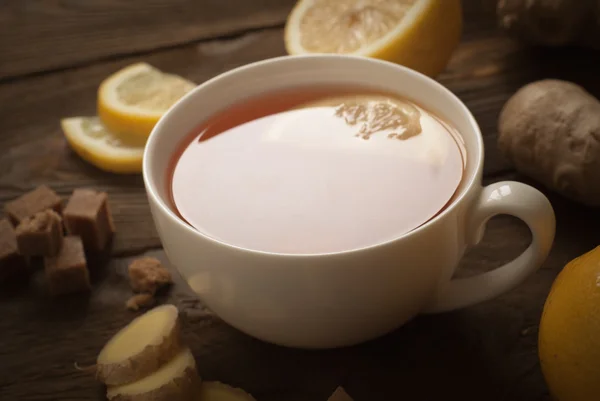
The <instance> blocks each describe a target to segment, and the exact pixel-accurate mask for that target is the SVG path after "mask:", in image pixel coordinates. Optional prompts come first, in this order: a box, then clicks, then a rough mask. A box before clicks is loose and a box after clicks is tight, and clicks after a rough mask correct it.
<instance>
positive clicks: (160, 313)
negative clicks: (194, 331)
mask: <svg viewBox="0 0 600 401" xmlns="http://www.w3.org/2000/svg"><path fill="white" fill-rule="evenodd" d="M180 344H181V340H180V327H179V312H178V310H177V308H176V307H175V306H174V305H161V306H158V307H156V308H153V309H151V310H149V311H148V312H146V313H144V314H142V315H140V316H138V317H137V318H135V319H133V320H132V321H131V322H130V323H129V324H128V325H127V326H125V327H124V328H122V329H121V330H120V331H119V332H118V333H117V334H115V335H114V336H113V337H112V338H111V339H110V340H109V341H108V343H106V345H105V346H104V348H103V349H102V351H100V353H99V354H98V359H97V361H96V377H97V378H98V380H100V381H101V382H103V383H105V384H106V385H107V386H119V385H123V384H127V383H133V382H135V381H137V380H139V379H141V378H143V377H145V376H147V375H149V374H150V373H152V372H155V371H156V370H158V369H159V368H160V367H161V366H162V365H164V364H165V363H167V362H168V361H170V360H171V359H172V358H173V356H175V354H177V352H178V351H179V350H180Z"/></svg>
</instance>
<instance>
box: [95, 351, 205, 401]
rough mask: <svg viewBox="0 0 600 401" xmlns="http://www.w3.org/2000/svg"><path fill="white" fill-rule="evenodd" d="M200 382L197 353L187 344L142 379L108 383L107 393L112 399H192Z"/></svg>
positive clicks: (117, 400)
mask: <svg viewBox="0 0 600 401" xmlns="http://www.w3.org/2000/svg"><path fill="white" fill-rule="evenodd" d="M199 385H200V377H199V376H198V371H197V369H196V361H195V360H194V355H192V352H191V351H190V350H189V348H184V349H183V350H181V351H180V352H179V353H178V354H177V355H175V356H174V357H173V359H171V360H170V361H168V362H167V363H165V364H164V365H162V366H161V367H160V368H159V369H158V370H156V371H155V372H154V373H151V374H150V375H148V376H146V377H144V378H142V379H141V380H138V381H136V382H133V383H129V384H125V385H122V386H116V387H108V389H107V391H106V397H107V398H108V399H109V400H110V401H188V400H189V401H192V400H194V399H195V398H196V394H197V392H198V389H199Z"/></svg>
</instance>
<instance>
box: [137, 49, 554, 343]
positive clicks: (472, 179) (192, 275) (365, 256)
mask: <svg viewBox="0 0 600 401" xmlns="http://www.w3.org/2000/svg"><path fill="white" fill-rule="evenodd" d="M304 84H306V85H319V84H348V85H350V86H352V85H360V86H365V85H367V86H369V87H371V88H374V89H382V90H386V91H390V90H391V91H393V92H395V93H397V94H398V95H400V96H404V97H407V98H409V99H413V100H414V101H416V102H417V103H419V104H422V105H424V106H425V107H427V108H429V109H430V110H431V111H432V112H434V113H436V114H438V115H439V116H440V117H441V118H443V119H445V120H446V121H449V122H450V123H451V124H452V125H454V126H455V127H456V128H457V129H458V131H459V132H460V133H461V135H462V136H463V138H464V141H465V145H466V149H467V160H468V161H467V166H466V172H465V175H464V178H463V181H462V183H461V185H460V187H459V189H458V191H459V192H458V196H457V197H455V200H454V201H453V202H452V204H450V205H449V206H448V207H447V208H446V209H445V210H444V211H443V212H442V213H440V214H438V215H437V216H436V217H435V218H433V219H431V220H430V221H429V222H427V223H426V224H424V225H422V226H420V227H418V228H417V229H415V230H413V231H411V232H409V233H407V234H405V235H401V236H399V237H398V238H396V239H394V240H392V241H389V242H385V243H380V244H377V245H373V246H368V247H365V248H361V249H354V250H348V251H344V252H336V253H328V254H315V255H289V254H277V253H268V252H260V251H254V250H249V249H242V248H240V247H236V246H234V245H231V244H227V243H223V242H219V241H217V240H215V239H213V238H210V237H208V236H206V235H204V234H202V233H201V232H199V231H197V230H196V229H194V228H192V227H191V226H189V225H188V224H186V223H185V222H184V221H182V220H181V219H180V218H179V217H178V215H177V214H176V213H175V212H174V211H173V206H172V204H171V202H170V198H169V193H168V190H167V186H168V182H167V181H168V177H167V172H168V169H169V161H170V159H171V157H172V155H173V153H174V151H175V149H176V147H177V146H178V145H180V143H181V141H182V140H183V139H184V138H185V137H186V136H187V135H188V134H189V133H190V132H191V131H192V129H193V128H194V127H196V125H197V124H198V123H199V122H201V120H203V119H205V118H207V117H209V116H210V115H212V114H213V113H215V112H217V111H219V110H220V109H222V108H224V107H226V106H228V105H231V104H232V103H234V102H238V101H240V100H243V99H244V98H247V97H251V96H254V95H258V94H261V93H264V92H268V91H272V90H279V89H284V88H286V87H289V86H298V85H304ZM483 150H484V149H483V141H482V136H481V132H480V130H479V127H478V125H477V123H476V121H475V119H474V118H473V116H472V115H471V113H470V112H469V110H468V109H467V107H466V106H465V105H464V104H463V103H462V102H461V101H460V100H459V99H458V98H457V97H456V96H454V95H453V94H452V93H451V92H450V91H449V90H447V89H446V88H444V87H443V86H442V85H440V84H439V83H437V82H436V81H435V80H433V79H430V78H428V77H426V76H424V75H421V74H419V73H417V72H415V71H413V70H410V69H408V68H405V67H402V66H399V65H396V64H392V63H388V62H384V61H379V60H375V59H370V58H362V57H352V56H341V55H311V56H293V57H292V56H286V57H279V58H274V59H269V60H265V61H260V62H256V63H253V64H250V65H246V66H243V67H240V68H236V69H234V70H231V71H229V72H226V73H224V74H222V75H219V76H217V77H215V78H213V79H211V80H209V81H207V82H205V83H203V84H201V85H199V86H198V87H197V88H195V89H194V90H193V91H191V92H190V93H188V94H187V95H186V96H185V97H184V98H182V99H181V100H180V101H179V102H177V103H176V104H175V105H174V106H173V107H172V108H171V109H170V110H169V111H168V112H167V113H166V114H165V115H164V116H163V118H162V119H161V120H160V121H159V122H158V124H157V125H156V126H155V128H154V130H153V131H152V134H151V135H150V138H149V140H148V143H147V145H146V150H145V154H144V167H143V174H144V182H145V186H146V190H147V195H148V199H149V202H150V208H151V211H152V215H153V219H154V222H155V224H156V228H157V230H158V233H159V236H160V239H161V241H162V244H163V246H164V249H165V251H166V253H167V256H168V257H169V259H170V261H171V262H172V264H173V265H174V266H175V267H176V268H177V269H178V271H179V272H180V273H181V275H182V276H183V277H184V278H185V279H186V280H187V282H188V283H189V285H190V286H191V288H192V289H193V290H194V291H195V292H196V293H197V294H198V297H199V298H200V299H201V301H202V302H204V304H205V305H206V306H208V307H209V308H210V309H211V310H212V311H213V312H214V313H215V314H216V315H218V316H219V317H220V318H221V319H223V320H224V321H225V322H226V323H228V324H230V325H231V326H233V327H235V328H237V329H239V330H241V331H242V332H245V333H247V334H249V335H250V336H253V337H256V338H259V339H261V340H264V341H267V342H271V343H275V344H279V345H284V346H289V347H300V348H331V347H340V346H348V345H352V344H356V343H360V342H363V341H366V340H370V339H373V338H376V337H378V336H381V335H383V334H386V333H388V332H390V331H392V330H394V329H396V328H398V327H399V326H401V325H402V324H404V323H406V322H407V321H408V320H410V319H411V318H413V317H414V316H416V315H417V314H419V313H432V312H442V311H449V310H452V309H456V308H462V307H466V306H469V305H473V304H476V303H479V302H482V301H486V300H489V299H491V298H494V297H496V296H498V295H500V294H502V293H504V292H506V291H508V290H510V289H512V288H513V287H515V286H517V285H518V284H519V283H521V282H522V281H523V280H524V279H525V278H526V277H528V276H529V275H531V274H532V273H534V272H535V271H536V269H538V268H539V267H540V265H541V264H542V262H543V261H544V260H545V258H546V257H547V255H548V252H549V250H550V248H551V245H552V242H553V239H554V231H555V217H554V212H553V209H552V206H551V205H550V203H549V201H548V200H547V199H546V197H544V195H542V193H540V192H539V191H538V190H536V189H534V188H533V187H530V186H527V185H524V184H522V183H518V182H511V181H504V182H497V183H495V184H492V185H489V186H486V187H482V184H481V178H482V171H483V156H484V151H483ZM498 214H508V215H512V216H516V217H518V218H519V219H521V220H523V221H524V222H525V223H526V224H527V225H528V226H529V228H530V230H531V232H532V234H533V241H532V243H531V245H530V246H529V247H528V248H527V249H526V250H525V251H524V252H523V253H522V254H521V255H520V256H518V257H517V258H516V259H515V260H513V261H511V262H509V263H507V264H505V265H503V266H501V267H499V268H497V269H495V270H492V271H489V272H486V273H482V274H480V275H477V276H474V277H469V278H461V279H455V278H453V274H454V272H455V270H456V268H457V266H458V264H459V262H460V260H461V257H462V256H463V253H464V252H465V250H466V249H468V248H469V247H471V246H473V245H476V244H477V242H478V241H479V239H480V238H481V236H482V233H483V229H484V226H485V223H486V222H487V220H488V219H490V218H491V217H492V216H494V215H498Z"/></svg>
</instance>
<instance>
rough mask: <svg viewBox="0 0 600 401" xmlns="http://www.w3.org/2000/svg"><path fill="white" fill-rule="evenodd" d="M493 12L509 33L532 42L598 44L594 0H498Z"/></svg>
mask: <svg viewBox="0 0 600 401" xmlns="http://www.w3.org/2000/svg"><path fill="white" fill-rule="evenodd" d="M496 14H497V18H498V24H499V25H500V27H501V28H503V29H504V30H505V31H506V32H507V33H508V34H509V35H511V36H513V37H516V38H518V39H520V40H523V41H525V42H529V43H531V44H534V45H542V46H565V45H580V46H586V47H592V48H600V1H597V0H498V3H497V6H496Z"/></svg>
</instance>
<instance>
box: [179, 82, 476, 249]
mask: <svg viewBox="0 0 600 401" xmlns="http://www.w3.org/2000/svg"><path fill="white" fill-rule="evenodd" d="M207 101H210V99H207ZM465 156H466V155H465V151H464V146H463V142H462V138H461V137H460V135H459V133H458V132H457V131H456V130H455V129H454V128H453V127H451V126H450V125H449V124H448V123H446V122H445V121H443V120H441V119H440V118H439V117H438V116H436V115H434V114H432V113H431V112H429V111H428V110H426V109H425V108H423V107H422V106H420V105H417V104H415V103H413V102H411V101H410V100H408V99H404V98H401V97H398V96H395V95H390V94H386V93H382V92H379V91H371V90H368V89H364V88H323V87H318V88H293V89H288V90H285V91H279V92H272V93H267V94H264V95H261V96H258V97H253V98H250V99H246V100H244V101H241V102H240V103H238V104H234V105H232V106H230V107H228V108H226V109H224V110H222V111H221V112H219V113H217V114H215V115H213V116H212V117H210V118H208V119H206V120H205V121H203V122H201V123H200V125H199V126H198V127H197V129H196V130H194V132H192V133H190V136H189V137H188V139H187V140H186V141H184V143H183V144H182V145H181V149H180V151H179V152H177V154H175V155H174V156H173V161H172V168H171V171H170V172H169V174H170V177H171V180H170V182H169V186H170V188H169V190H170V193H171V201H172V204H173V206H174V208H175V210H176V211H177V213H178V214H179V215H180V216H181V218H182V219H184V220H185V221H186V222H188V223H189V224H190V225H191V226H193V227H194V228H195V229H197V230H199V231H201V232H203V233H204V234H205V235H208V236H211V237H213V238H215V239H217V240H219V241H222V242H225V243H228V244H231V245H234V246H239V247H242V248H247V249H252V250H259V251H266V252H275V253H288V254H289V253H293V254H315V253H331V252H339V251H346V250H351V249H358V248H363V247H366V246H370V245H375V244H378V243H382V242H385V241H389V240H392V239H394V238H397V237H398V236H401V235H402V234H405V233H407V232H409V231H411V230H414V229H415V228H417V227H419V226H421V225H422V224H424V223H426V222H427V221H428V220H430V219H431V218H433V217H434V216H435V215H436V214H438V213H440V211H442V210H443V209H444V208H445V207H446V206H447V205H448V204H449V202H450V201H451V199H452V197H453V196H454V193H455V192H456V190H457V187H458V185H459V183H460V181H461V179H462V176H463V171H464V167H465V160H466V158H465Z"/></svg>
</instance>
